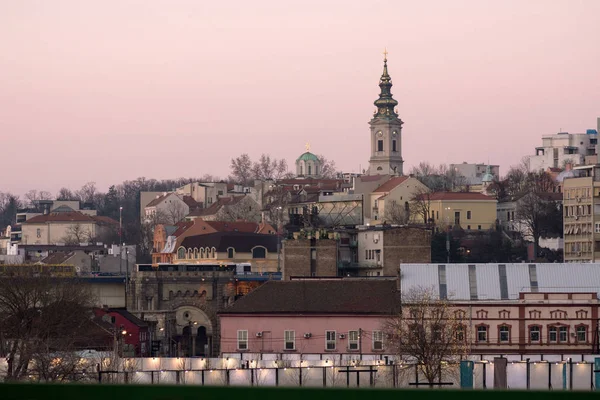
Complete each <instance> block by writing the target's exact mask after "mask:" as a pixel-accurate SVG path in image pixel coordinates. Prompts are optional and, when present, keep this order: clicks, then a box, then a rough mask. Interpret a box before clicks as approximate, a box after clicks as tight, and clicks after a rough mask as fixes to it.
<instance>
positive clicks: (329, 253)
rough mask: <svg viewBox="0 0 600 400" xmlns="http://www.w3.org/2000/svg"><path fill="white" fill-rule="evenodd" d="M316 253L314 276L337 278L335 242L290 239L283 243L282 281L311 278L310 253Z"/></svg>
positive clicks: (329, 240)
mask: <svg viewBox="0 0 600 400" xmlns="http://www.w3.org/2000/svg"><path fill="white" fill-rule="evenodd" d="M312 250H314V251H315V252H316V260H315V269H314V272H315V276H337V242H336V241H335V240H332V239H312V240H311V239H293V240H292V239H290V240H285V241H284V243H283V269H282V272H283V279H287V280H289V279H290V277H292V276H311V252H312Z"/></svg>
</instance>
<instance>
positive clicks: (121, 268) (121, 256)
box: [119, 206, 123, 274]
mask: <svg viewBox="0 0 600 400" xmlns="http://www.w3.org/2000/svg"><path fill="white" fill-rule="evenodd" d="M121 243H123V206H121V207H119V246H121ZM122 250H123V249H122V248H120V249H119V273H120V274H122V273H123V254H121V251H122Z"/></svg>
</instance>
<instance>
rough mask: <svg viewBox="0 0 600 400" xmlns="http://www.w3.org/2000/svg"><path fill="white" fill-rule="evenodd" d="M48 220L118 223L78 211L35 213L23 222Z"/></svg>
mask: <svg viewBox="0 0 600 400" xmlns="http://www.w3.org/2000/svg"><path fill="white" fill-rule="evenodd" d="M48 222H90V223H94V222H95V223H98V224H112V225H115V224H117V225H118V224H119V223H118V222H117V221H115V220H114V219H112V218H110V217H105V216H97V215H87V214H84V213H82V212H79V211H69V212H56V213H55V212H51V213H48V214H42V215H36V216H35V217H33V218H30V219H28V220H27V221H25V222H23V224H45V223H48Z"/></svg>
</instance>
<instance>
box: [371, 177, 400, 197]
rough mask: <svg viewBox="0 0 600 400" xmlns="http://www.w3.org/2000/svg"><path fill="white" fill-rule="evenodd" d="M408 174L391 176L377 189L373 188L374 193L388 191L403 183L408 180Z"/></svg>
mask: <svg viewBox="0 0 600 400" xmlns="http://www.w3.org/2000/svg"><path fill="white" fill-rule="evenodd" d="M407 179H408V177H407V176H396V177H394V178H391V179H390V180H388V181H387V182H385V183H384V184H383V185H381V186H379V187H378V188H377V189H375V190H373V193H386V192H389V191H391V190H393V189H395V188H396V187H397V186H398V185H401V184H402V183H403V182H404V181H405V180H407Z"/></svg>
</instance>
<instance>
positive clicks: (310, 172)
mask: <svg viewBox="0 0 600 400" xmlns="http://www.w3.org/2000/svg"><path fill="white" fill-rule="evenodd" d="M308 175H312V165H309V166H308Z"/></svg>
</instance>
